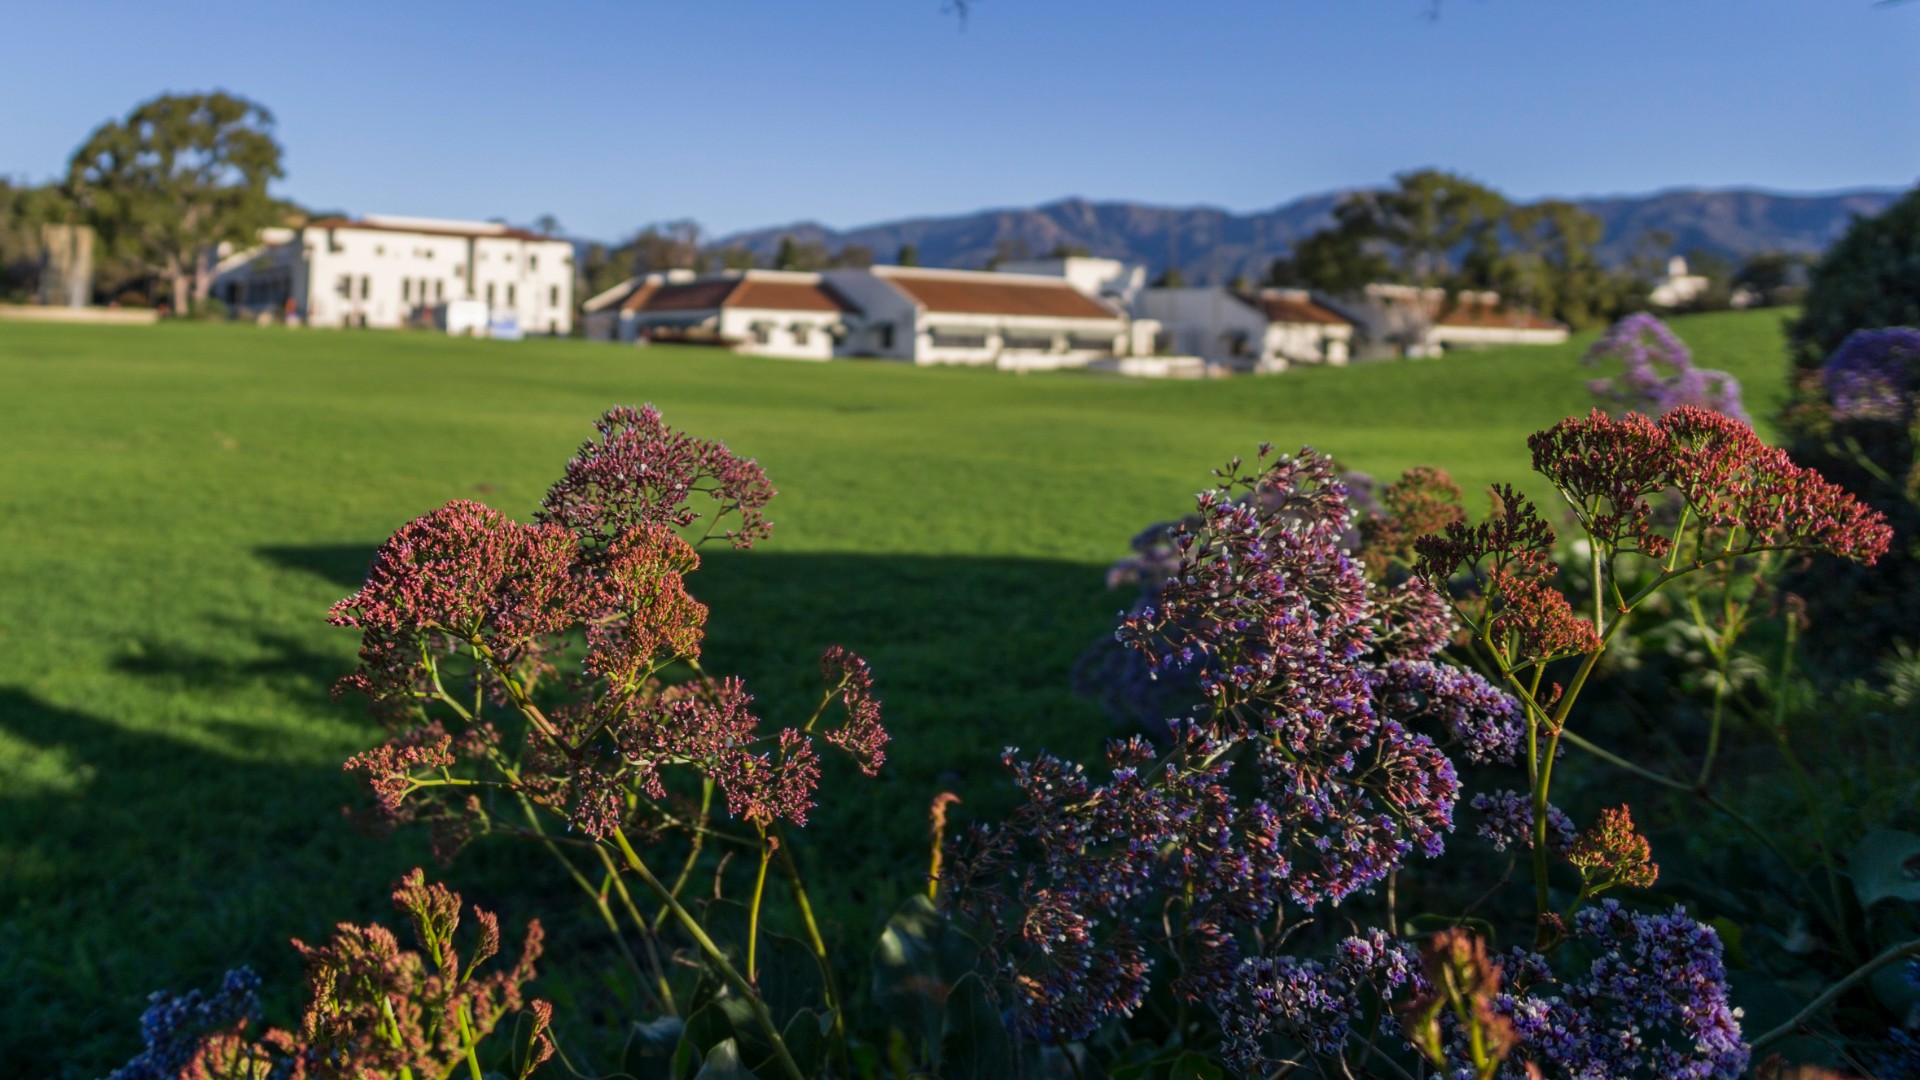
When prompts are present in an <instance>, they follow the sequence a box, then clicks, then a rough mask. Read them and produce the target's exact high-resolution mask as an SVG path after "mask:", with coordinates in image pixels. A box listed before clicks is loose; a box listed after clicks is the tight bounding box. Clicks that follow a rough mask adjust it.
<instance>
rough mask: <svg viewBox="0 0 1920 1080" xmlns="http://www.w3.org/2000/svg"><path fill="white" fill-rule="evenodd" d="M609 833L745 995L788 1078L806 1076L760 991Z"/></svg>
mask: <svg viewBox="0 0 1920 1080" xmlns="http://www.w3.org/2000/svg"><path fill="white" fill-rule="evenodd" d="M612 835H613V842H614V845H615V846H616V847H618V848H619V849H620V855H621V857H622V858H624V859H625V860H626V863H627V865H628V866H629V867H631V868H632V870H633V872H634V873H635V874H638V875H639V876H640V880H641V881H642V882H644V883H645V884H646V886H647V888H649V889H652V890H653V893H654V895H655V896H658V897H659V898H660V900H661V902H662V903H664V904H666V905H667V910H668V911H670V912H672V913H673V917H674V919H675V921H677V922H679V924H680V926H681V928H682V929H684V930H685V931H686V932H687V935H688V936H689V937H691V938H693V941H694V944H696V945H698V946H699V947H700V951H701V952H702V953H704V954H705V955H706V958H707V961H708V962H709V963H711V964H712V965H713V966H714V968H715V970H717V971H719V972H720V976H721V978H723V979H725V980H726V981H727V983H728V984H729V985H731V986H732V987H733V989H734V990H735V991H736V992H737V993H739V994H740V995H741V997H742V998H743V999H745V1001H746V1003H747V1008H748V1010H749V1011H751V1012H752V1013H753V1019H754V1021H755V1022H756V1023H758V1024H759V1025H760V1029H761V1031H763V1032H765V1033H766V1036H767V1041H768V1042H770V1043H771V1044H772V1045H773V1053H774V1056H775V1057H777V1058H779V1059H780V1065H781V1067H782V1068H783V1069H784V1070H785V1071H786V1073H787V1075H788V1076H789V1077H791V1080H807V1077H806V1074H805V1073H803V1072H801V1071H800V1063H799V1062H797V1061H795V1060H793V1053H792V1052H791V1051H789V1050H788V1049H787V1043H786V1040H785V1039H782V1038H781V1037H780V1028H779V1025H777V1024H775V1023H774V1021H773V1014H772V1013H770V1012H768V1011H767V1003H766V1002H764V1001H762V1000H760V995H759V994H758V993H757V992H756V991H755V990H754V988H753V984H752V983H751V982H749V981H747V979H746V977H745V976H743V975H741V974H740V972H739V970H738V969H736V968H735V967H734V966H733V964H732V963H730V962H729V961H728V960H727V956H726V954H725V953H723V952H721V951H720V946H718V945H716V944H714V941H713V939H712V938H711V937H708V936H707V931H706V928H705V927H703V926H701V925H700V920H698V919H696V918H694V917H693V913H692V912H690V911H688V910H687V909H686V908H685V907H684V906H682V905H681V903H680V900H679V898H678V897H676V896H674V895H673V893H672V892H671V891H669V890H668V889H667V887H666V886H665V885H664V884H662V883H661V881H660V879H659V878H657V877H654V876H653V871H652V870H649V869H648V868H647V864H646V862H645V861H644V860H642V859H641V858H640V853H639V852H637V851H635V850H633V845H632V844H631V843H629V842H628V841H627V834H626V833H624V832H621V831H620V830H619V829H615V830H614V831H613V834H612Z"/></svg>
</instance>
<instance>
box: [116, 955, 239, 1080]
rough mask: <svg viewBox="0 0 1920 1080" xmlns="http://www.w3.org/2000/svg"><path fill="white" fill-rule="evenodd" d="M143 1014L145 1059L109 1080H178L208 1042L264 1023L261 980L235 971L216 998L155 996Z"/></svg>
mask: <svg viewBox="0 0 1920 1080" xmlns="http://www.w3.org/2000/svg"><path fill="white" fill-rule="evenodd" d="M147 1000H148V1001H149V1002H150V1003H151V1004H149V1005H148V1006H147V1011H146V1012H143V1013H141V1014H140V1039H141V1041H142V1042H143V1043H145V1044H146V1049H144V1050H142V1051H141V1052H140V1054H139V1056H137V1057H135V1058H134V1059H133V1060H132V1061H129V1062H127V1063H126V1064H125V1065H122V1066H121V1067H120V1068H118V1069H115V1070H114V1071H113V1074H112V1075H111V1076H109V1077H108V1078H107V1080H174V1078H175V1077H178V1076H179V1075H180V1074H181V1073H182V1072H183V1071H184V1070H185V1069H186V1068H187V1066H188V1064H189V1063H191V1062H192V1061H193V1059H194V1057H195V1055H197V1054H198V1053H199V1052H200V1044H201V1042H202V1041H203V1040H204V1039H205V1038H206V1037H207V1036H208V1035H212V1034H215V1033H218V1032H221V1031H225V1030H228V1029H232V1028H236V1027H238V1026H240V1025H241V1024H245V1023H251V1022H252V1021H255V1020H258V1019H260V976H258V975H255V974H254V973H253V970H252V969H251V968H244V967H242V968H235V969H234V970H232V971H229V972H227V974H226V977H225V978H224V979H222V980H221V981H220V989H219V990H217V991H215V992H214V993H212V994H207V993H205V992H203V991H200V990H189V991H187V992H186V993H184V994H168V993H164V992H162V993H155V994H154V995H153V996H151V997H149V998H148V999H147Z"/></svg>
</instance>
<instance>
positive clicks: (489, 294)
mask: <svg viewBox="0 0 1920 1080" xmlns="http://www.w3.org/2000/svg"><path fill="white" fill-rule="evenodd" d="M487 306H488V307H492V306H493V282H491V281H489V282H487Z"/></svg>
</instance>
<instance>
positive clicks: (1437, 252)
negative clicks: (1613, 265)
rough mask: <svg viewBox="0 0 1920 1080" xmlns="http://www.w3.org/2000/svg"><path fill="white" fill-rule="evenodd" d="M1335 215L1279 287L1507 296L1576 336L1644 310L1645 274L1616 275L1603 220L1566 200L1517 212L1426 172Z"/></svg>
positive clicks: (1355, 200)
mask: <svg viewBox="0 0 1920 1080" xmlns="http://www.w3.org/2000/svg"><path fill="white" fill-rule="evenodd" d="M1333 216H1334V222H1333V224H1332V225H1330V226H1328V227H1327V228H1325V229H1322V230H1320V231H1318V232H1316V233H1313V234H1312V235H1310V236H1308V237H1306V238H1305V239H1303V240H1301V241H1300V242H1299V243H1298V244H1296V245H1295V246H1294V249H1293V252H1292V253H1291V254H1290V255H1289V256H1287V257H1285V258H1282V259H1277V260H1275V261H1274V263H1273V266H1272V268H1271V269H1270V271H1269V279H1270V283H1271V284H1274V285H1280V286H1304V287H1307V288H1313V289H1319V290H1322V291H1325V292H1330V293H1334V294H1336V295H1339V294H1352V293H1356V292H1358V291H1359V290H1360V289H1361V288H1363V287H1364V286H1366V285H1369V284H1372V283H1374V282H1397V283H1401V284H1410V285H1416V286H1420V287H1423V288H1444V289H1446V290H1448V291H1449V292H1452V291H1458V290H1461V289H1497V290H1499V291H1500V292H1501V293H1502V295H1503V296H1505V297H1506V298H1508V299H1509V300H1510V301H1511V302H1513V303H1516V304H1519V305H1521V306H1522V307H1524V308H1527V309H1528V310H1533V311H1540V312H1545V313H1547V314H1550V315H1552V316H1553V317H1555V318H1557V319H1560V320H1562V321H1564V322H1566V323H1567V324H1569V325H1570V326H1573V327H1575V328H1576V329H1583V328H1586V327H1589V326H1593V325H1595V324H1596V323H1599V322H1601V321H1604V320H1606V319H1609V318H1616V317H1618V316H1620V315H1623V314H1626V313H1628V312H1631V311H1634V310H1638V309H1639V308H1640V307H1641V306H1643V305H1644V298H1645V293H1646V288H1647V287H1646V284H1645V282H1644V280H1643V276H1642V275H1636V274H1632V273H1626V274H1621V273H1612V272H1609V271H1607V270H1606V269H1605V268H1604V267H1602V266H1601V265H1600V262H1599V259H1598V258H1597V256H1596V255H1595V254H1594V252H1595V249H1596V248H1597V247H1598V246H1599V244H1600V241H1601V239H1602V226H1601V223H1600V220H1599V219H1598V218H1596V217H1594V216H1593V215H1592V214H1589V213H1587V212H1586V211H1584V210H1582V209H1580V208H1579V207H1578V206H1576V205H1574V204H1573V203H1569V202H1565V201H1563V200H1555V199H1548V200H1543V201H1541V202H1537V203H1528V204H1519V205H1514V204H1510V203H1508V201H1507V200H1506V198H1505V196H1503V195H1501V194H1500V193H1499V192H1497V191H1495V190H1493V189H1491V188H1488V187H1485V186H1483V185H1481V184H1478V183H1475V182H1474V181H1472V180H1468V179H1466V178H1464V177H1461V176H1457V175H1455V174H1452V173H1447V172H1442V171H1440V170H1436V169H1423V170H1419V171H1415V172H1410V173H1403V174H1401V175H1400V176H1397V177H1395V178H1394V186H1393V187H1391V188H1386V189H1382V190H1379V191H1363V192H1356V193H1354V194H1352V195H1349V196H1347V197H1346V198H1345V199H1343V200H1342V201H1341V202H1340V203H1339V204H1338V205H1337V206H1335V207H1334V211H1333Z"/></svg>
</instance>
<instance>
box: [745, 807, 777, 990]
mask: <svg viewBox="0 0 1920 1080" xmlns="http://www.w3.org/2000/svg"><path fill="white" fill-rule="evenodd" d="M774 843H775V844H778V843H779V841H777V840H776V841H774ZM772 861H773V847H771V846H769V845H768V843H767V840H766V838H765V837H761V839H760V872H759V873H758V874H757V875H755V877H754V879H753V903H752V904H750V905H748V907H747V981H748V982H750V983H753V984H754V985H756V986H757V985H759V983H760V965H759V957H760V901H761V900H763V899H764V898H765V897H766V894H767V864H768V863H770V862H772Z"/></svg>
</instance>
